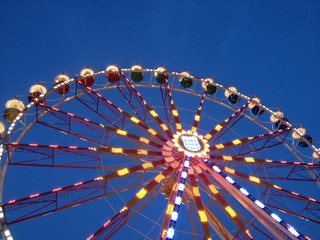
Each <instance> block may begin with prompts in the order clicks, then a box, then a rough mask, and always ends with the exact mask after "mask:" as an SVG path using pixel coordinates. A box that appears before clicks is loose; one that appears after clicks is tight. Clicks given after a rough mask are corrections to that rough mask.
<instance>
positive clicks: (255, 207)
mask: <svg viewBox="0 0 320 240" xmlns="http://www.w3.org/2000/svg"><path fill="white" fill-rule="evenodd" d="M203 161H204V162H205V163H206V165H207V166H208V167H209V169H208V172H210V173H211V174H212V176H213V177H214V178H215V180H216V181H217V182H218V183H219V184H220V185H221V186H222V187H223V188H224V189H225V190H226V191H227V192H228V193H230V194H231V195H232V196H233V197H234V198H235V199H236V200H237V201H238V202H239V203H240V204H241V205H243V206H244V207H245V208H246V209H247V210H248V211H249V212H250V213H251V214H252V215H253V216H255V218H256V219H257V220H258V221H259V222H261V224H262V225H263V226H264V227H265V228H266V229H268V230H269V231H270V233H271V234H273V235H274V236H275V237H276V238H279V239H282V238H283V236H286V237H287V238H290V239H296V238H299V239H306V238H307V237H306V236H305V235H304V234H302V233H301V232H299V231H297V230H296V229H294V228H293V227H292V226H291V225H290V224H288V223H286V222H285V221H284V220H283V219H281V218H280V217H279V216H278V215H277V214H275V213H274V212H272V211H271V210H270V209H269V208H268V207H267V206H266V205H264V204H263V203H262V202H260V201H259V200H257V199H256V198H255V197H254V196H253V195H252V194H250V193H249V192H248V191H247V190H245V189H244V188H243V187H241V186H240V185H239V184H238V183H237V182H236V181H235V180H233V179H232V178H230V177H229V176H228V175H227V174H226V173H225V172H223V171H222V170H221V169H220V168H219V167H218V166H216V165H215V164H213V163H210V162H209V161H207V160H203Z"/></svg>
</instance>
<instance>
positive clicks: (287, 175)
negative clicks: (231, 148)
mask: <svg viewBox="0 0 320 240" xmlns="http://www.w3.org/2000/svg"><path fill="white" fill-rule="evenodd" d="M210 159H211V160H212V161H226V162H231V163H234V164H235V165H236V166H237V164H240V165H243V164H245V165H246V166H247V167H251V168H252V172H253V173H254V176H257V177H259V178H261V179H270V180H271V179H272V180H295V181H311V182H312V181H313V182H314V181H317V179H318V178H319V176H320V164H316V163H301V162H288V161H275V160H271V159H261V158H253V157H239V156H231V155H213V154H212V155H210ZM266 172H267V173H268V174H267V176H266V175H265V173H266ZM310 172H312V173H313V175H311V174H310ZM259 173H260V174H259Z"/></svg>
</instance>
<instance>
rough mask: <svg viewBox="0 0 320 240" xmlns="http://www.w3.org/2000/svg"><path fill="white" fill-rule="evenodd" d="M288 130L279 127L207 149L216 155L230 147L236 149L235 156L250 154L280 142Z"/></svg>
mask: <svg viewBox="0 0 320 240" xmlns="http://www.w3.org/2000/svg"><path fill="white" fill-rule="evenodd" d="M289 132H290V129H289V128H286V129H279V130H276V131H274V132H270V133H265V134H261V135H258V136H254V137H247V138H242V139H235V140H233V141H230V142H226V143H219V144H216V145H213V146H211V147H209V150H210V151H211V152H213V153H215V154H216V155H222V154H223V152H224V151H226V150H228V149H231V148H232V149H233V150H234V151H236V153H235V154H234V155H236V156H241V155H246V154H251V153H254V152H257V151H261V150H264V149H267V148H271V147H275V146H278V145H280V144H282V143H283V142H284V141H285V139H286V138H287V137H288V135H289Z"/></svg>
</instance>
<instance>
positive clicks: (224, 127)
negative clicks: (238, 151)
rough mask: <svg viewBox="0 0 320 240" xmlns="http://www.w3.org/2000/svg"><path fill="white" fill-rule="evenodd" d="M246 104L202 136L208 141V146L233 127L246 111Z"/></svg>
mask: <svg viewBox="0 0 320 240" xmlns="http://www.w3.org/2000/svg"><path fill="white" fill-rule="evenodd" d="M248 104H249V103H248V102H247V103H245V104H244V105H243V106H242V107H241V108H239V109H238V110H237V111H236V112H235V113H233V114H232V115H231V116H230V117H229V118H227V119H225V120H224V121H222V122H220V123H219V124H217V125H216V126H215V127H214V128H213V129H212V130H210V131H209V132H208V133H207V134H206V135H205V136H204V139H206V140H208V141H209V144H210V145H213V144H214V142H216V141H217V140H218V139H219V138H221V137H222V136H223V135H224V134H225V133H226V132H227V131H228V130H229V129H230V128H231V127H232V126H233V125H235V124H236V123H237V122H238V121H239V120H240V119H241V118H242V117H243V116H244V115H243V113H242V112H243V111H244V110H245V109H247V107H248Z"/></svg>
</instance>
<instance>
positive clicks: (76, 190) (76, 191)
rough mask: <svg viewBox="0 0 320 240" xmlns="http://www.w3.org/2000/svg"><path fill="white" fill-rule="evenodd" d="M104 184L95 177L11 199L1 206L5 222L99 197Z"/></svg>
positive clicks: (48, 212)
mask: <svg viewBox="0 0 320 240" xmlns="http://www.w3.org/2000/svg"><path fill="white" fill-rule="evenodd" d="M106 186H107V181H106V180H103V179H100V178H96V179H93V180H89V181H86V182H78V183H75V184H73V185H70V186H66V187H59V188H55V189H53V190H52V191H49V192H44V193H37V194H32V195H30V196H29V197H25V198H21V199H17V200H11V201H9V202H8V203H5V204H3V205H2V208H3V212H4V214H5V216H6V221H7V224H14V223H18V222H21V221H25V220H29V219H32V218H36V217H40V216H44V215H47V214H51V213H53V212H56V211H59V210H62V209H66V208H70V207H73V206H77V205H80V204H83V203H86V202H89V201H92V200H96V199H99V198H101V197H103V196H104V194H105V189H106Z"/></svg>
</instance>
